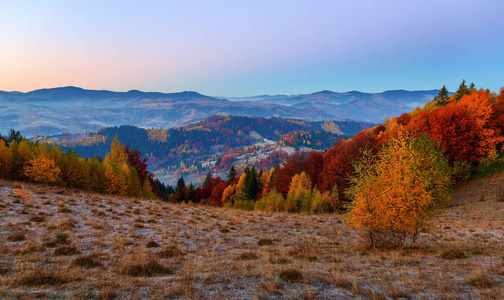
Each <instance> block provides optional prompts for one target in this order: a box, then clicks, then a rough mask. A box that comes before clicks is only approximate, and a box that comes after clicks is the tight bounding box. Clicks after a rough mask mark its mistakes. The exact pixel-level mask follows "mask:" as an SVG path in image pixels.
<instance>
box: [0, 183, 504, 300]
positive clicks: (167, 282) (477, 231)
mask: <svg viewBox="0 0 504 300" xmlns="http://www.w3.org/2000/svg"><path fill="white" fill-rule="evenodd" d="M502 182H504V173H499V174H497V175H494V176H491V177H489V178H485V179H480V180H476V181H472V182H470V183H468V184H467V185H464V186H460V187H458V188H457V189H456V191H455V194H454V199H455V200H454V205H453V206H452V207H451V208H449V209H448V210H447V211H446V212H445V213H444V214H443V215H441V216H439V217H436V219H435V224H436V226H435V229H434V230H433V231H432V232H431V233H428V234H423V235H422V237H421V240H420V242H419V243H418V246H417V247H415V248H402V249H398V250H393V251H373V252H370V251H366V250H363V249H362V248H361V247H360V246H359V240H358V236H357V233H356V232H355V231H352V230H350V229H348V227H347V226H345V225H344V224H342V220H343V217H342V216H340V215H320V216H309V215H293V214H268V213H259V212H244V211H236V210H223V209H217V208H210V207H202V206H184V205H173V204H168V203H161V202H159V201H147V200H133V199H121V198H118V197H112V196H105V195H98V194H87V193H83V192H80V191H74V190H69V191H65V190H60V189H55V188H50V187H44V186H37V185H29V186H28V187H29V189H30V190H31V191H33V195H34V200H33V201H32V202H31V203H30V204H28V205H27V207H26V214H22V211H23V205H22V204H14V203H13V197H12V196H13V192H12V189H13V188H15V187H19V186H20V185H19V184H16V183H12V182H1V181H0V209H1V215H0V253H1V256H0V296H2V297H5V298H15V297H18V298H27V299H30V298H80V299H83V298H86V299H87V298H100V297H101V298H106V299H112V298H113V297H114V296H116V297H118V298H121V299H122V298H132V299H137V298H170V297H173V298H205V299H207V298H209V299H212V298H214V299H229V298H259V299H261V298H263V299H264V298H291V297H293V296H298V297H299V298H306V299H310V298H329V299H331V298H332V299H334V298H343V299H344V298H354V297H360V298H364V299H365V298H375V299H380V298H386V297H392V298H396V297H419V298H429V297H431V298H465V299H470V298H482V299H485V298H486V299H502V298H504V243H503V242H504V202H496V201H495V198H494V191H495V190H496V189H497V188H498V187H499V186H501V185H502ZM340 230H341V231H340ZM59 231H65V232H67V233H68V234H69V240H68V241H67V243H55V234H56V233H57V232H59ZM23 237H24V238H25V239H24V240H22V241H12V240H16V238H18V239H22V238H23ZM149 241H154V242H156V243H157V244H159V247H152V248H147V247H146V245H147V243H148V242H149ZM260 241H261V244H263V243H265V244H266V245H262V246H261V245H259V242H260ZM269 243H271V245H267V244H269ZM74 251H75V252H76V253H73V252H74ZM180 251H181V252H183V254H180ZM65 252H66V253H65ZM62 254H69V255H62ZM163 254H164V255H163ZM456 257H466V258H456ZM94 264H96V265H97V266H94ZM289 270H294V271H298V272H300V274H301V276H298V274H297V273H295V272H286V271H289ZM135 275H140V276H135ZM143 275H151V276H143ZM0 298H1V297H0Z"/></svg>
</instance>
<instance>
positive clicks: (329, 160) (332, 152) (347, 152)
mask: <svg viewBox="0 0 504 300" xmlns="http://www.w3.org/2000/svg"><path fill="white" fill-rule="evenodd" d="M384 129H385V127H383V126H377V127H376V128H372V129H370V130H363V131H361V132H359V133H358V134H357V135H356V136H354V137H353V138H351V139H350V140H347V141H345V140H341V141H339V142H338V143H337V144H336V146H334V147H332V148H331V149H329V151H327V152H326V154H325V155H324V168H323V169H322V172H321V174H320V190H321V191H322V192H326V191H331V190H332V188H333V187H334V185H337V187H338V193H339V194H340V196H341V197H342V200H343V201H346V200H347V199H346V198H345V195H344V194H343V191H344V190H345V189H346V188H348V186H349V182H348V178H349V177H350V176H351V175H353V172H354V167H353V165H352V163H353V162H354V161H356V160H357V159H359V158H360V157H361V155H362V150H364V149H366V148H367V149H371V150H372V151H373V152H377V151H378V150H379V148H380V145H381V142H380V139H379V138H378V136H379V134H380V133H381V132H382V131H383V130H384Z"/></svg>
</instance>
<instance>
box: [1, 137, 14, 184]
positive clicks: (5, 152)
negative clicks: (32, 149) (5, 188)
mask: <svg viewBox="0 0 504 300" xmlns="http://www.w3.org/2000/svg"><path fill="white" fill-rule="evenodd" d="M11 165H12V154H11V152H10V151H9V148H8V147H7V145H6V144H5V141H4V140H2V139H0V178H2V179H7V178H11V176H10V172H11V169H12V168H11Z"/></svg>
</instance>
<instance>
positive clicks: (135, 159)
mask: <svg viewBox="0 0 504 300" xmlns="http://www.w3.org/2000/svg"><path fill="white" fill-rule="evenodd" d="M125 150H126V153H127V154H128V162H129V163H130V165H131V166H132V167H133V168H135V169H136V171H137V173H138V177H140V183H141V185H142V186H143V184H144V181H145V180H146V179H147V180H149V183H150V185H151V187H152V188H153V192H154V193H155V194H156V195H157V196H158V197H161V194H160V193H159V189H158V187H157V184H156V183H155V181H154V174H152V173H151V172H149V170H147V167H148V166H147V159H146V158H142V152H140V151H138V150H137V149H134V150H133V149H130V148H129V146H126V147H125Z"/></svg>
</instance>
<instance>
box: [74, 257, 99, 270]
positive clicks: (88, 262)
mask: <svg viewBox="0 0 504 300" xmlns="http://www.w3.org/2000/svg"><path fill="white" fill-rule="evenodd" d="M73 264H74V265H76V266H79V267H82V268H87V269H91V268H97V267H100V266H101V265H102V263H101V261H99V258H98V256H97V255H95V254H89V255H83V256H79V257H77V258H76V259H74V261H73Z"/></svg>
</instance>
